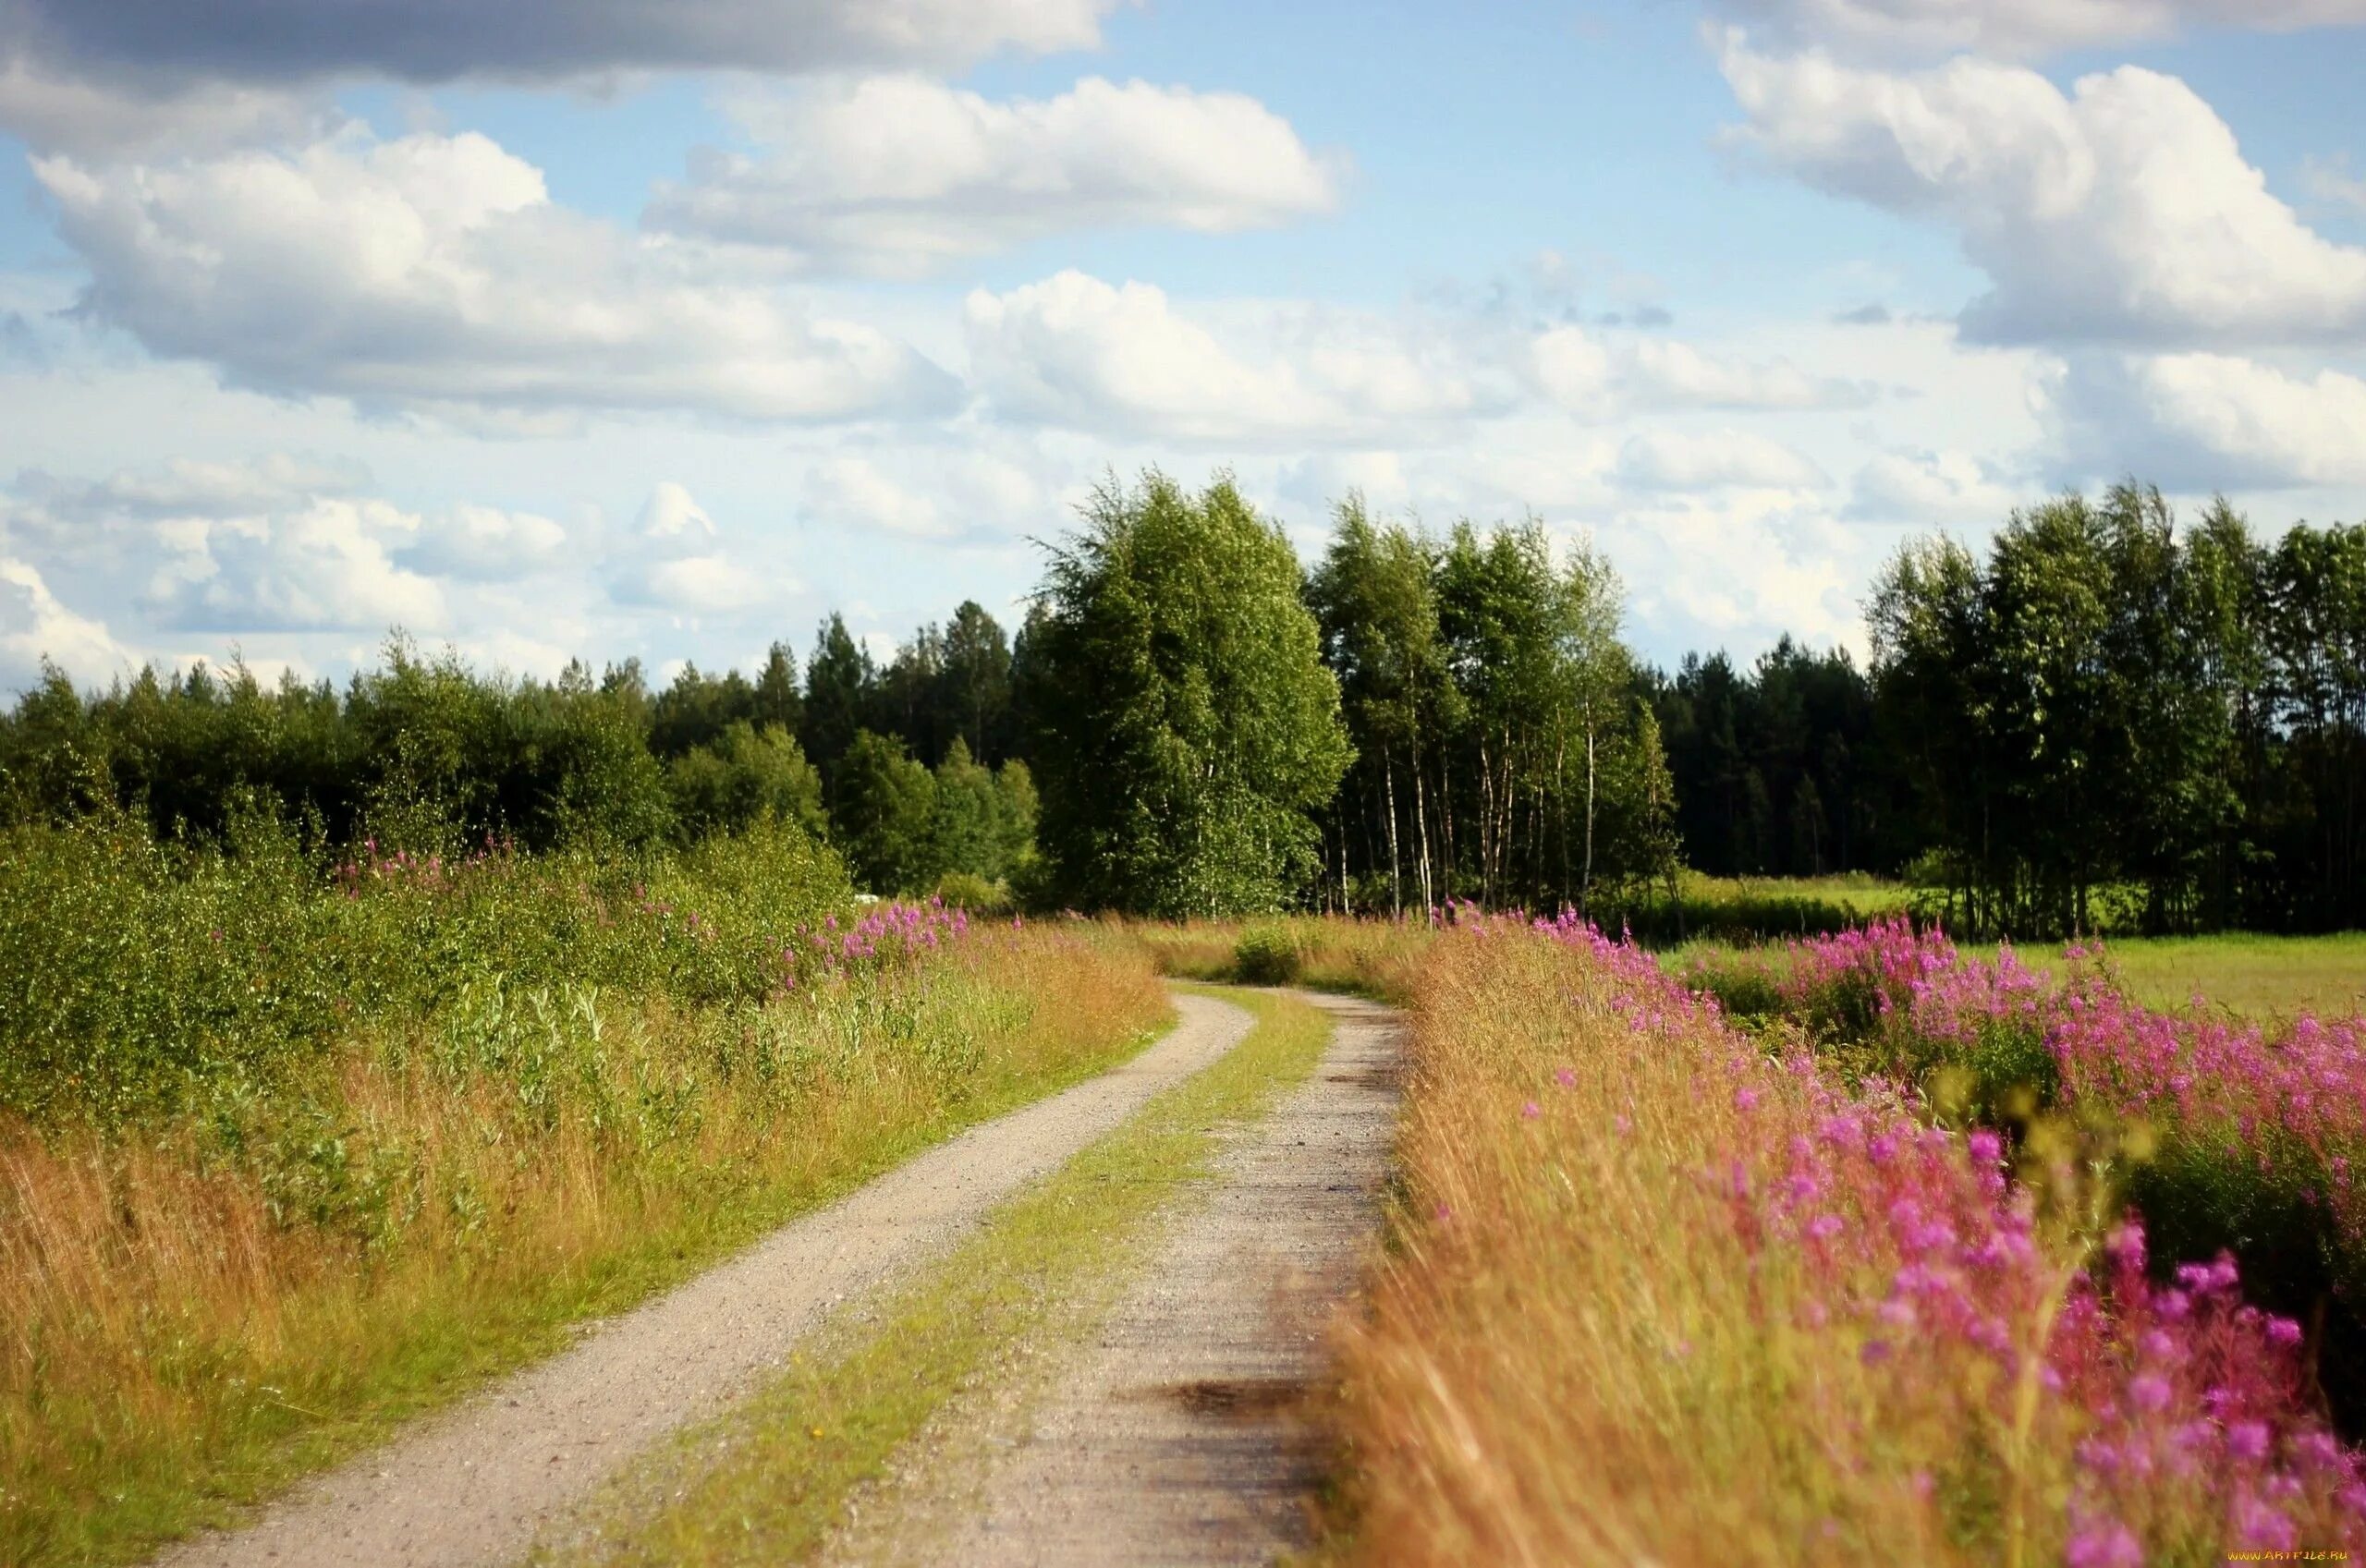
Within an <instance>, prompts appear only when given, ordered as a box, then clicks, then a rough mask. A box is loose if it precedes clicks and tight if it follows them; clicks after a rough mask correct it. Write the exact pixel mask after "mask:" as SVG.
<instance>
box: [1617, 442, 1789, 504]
mask: <svg viewBox="0 0 2366 1568" xmlns="http://www.w3.org/2000/svg"><path fill="white" fill-rule="evenodd" d="M1616 475H1617V480H1618V482H1619V483H1620V484H1621V485H1624V486H1625V487H1627V488H1628V489H1629V490H1638V491H1700V490H1731V489H1759V490H1820V489H1822V488H1823V487H1824V486H1825V485H1827V484H1829V483H1830V482H1831V480H1829V479H1827V478H1826V477H1825V475H1824V472H1823V469H1821V468H1817V467H1816V466H1815V464H1813V463H1812V462H1811V461H1809V460H1808V459H1807V458H1806V457H1805V456H1801V455H1800V454H1799V452H1798V451H1796V450H1794V449H1793V448H1791V447H1788V446H1786V445H1784V444H1782V443H1781V442H1779V441H1775V440H1773V439H1771V438H1769V437H1766V436H1762V435H1758V434H1755V433H1753V432H1749V431H1738V430H1721V431H1710V432H1701V433H1692V432H1683V431H1674V430H1651V431H1644V432H1639V433H1637V434H1635V435H1631V436H1628V438H1627V440H1626V442H1625V444H1622V445H1621V446H1620V447H1619V449H1618V467H1617V470H1616Z"/></svg>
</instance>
